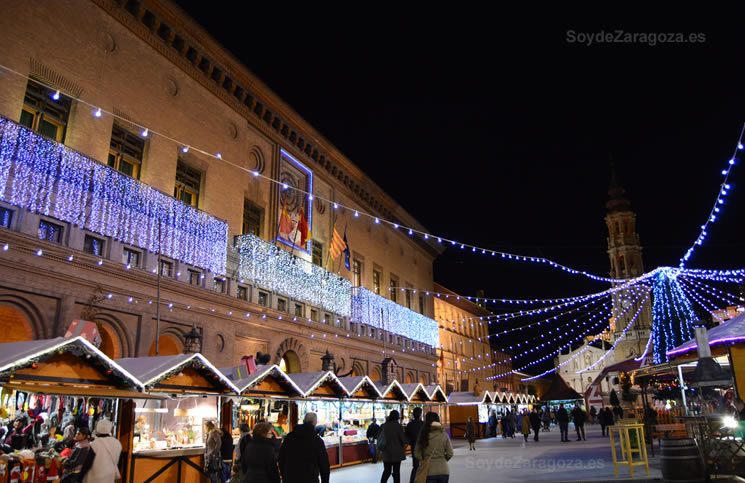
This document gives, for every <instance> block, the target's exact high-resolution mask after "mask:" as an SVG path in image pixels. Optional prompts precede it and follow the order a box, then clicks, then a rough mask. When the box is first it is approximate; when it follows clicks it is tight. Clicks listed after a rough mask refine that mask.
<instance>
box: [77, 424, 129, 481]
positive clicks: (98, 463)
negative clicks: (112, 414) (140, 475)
mask: <svg viewBox="0 0 745 483" xmlns="http://www.w3.org/2000/svg"><path fill="white" fill-rule="evenodd" d="M113 428H114V425H113V424H112V423H111V421H109V420H108V419H102V420H100V421H99V422H98V424H97V425H96V439H94V440H93V441H91V449H92V450H93V452H94V453H95V454H96V457H95V458H94V459H93V465H92V466H91V469H90V471H88V474H86V475H85V478H84V479H83V483H94V482H95V483H114V481H116V480H118V479H120V478H121V475H120V473H119V455H120V454H121V452H122V444H121V443H120V442H119V440H117V439H116V438H115V437H113V436H112V435H111V430H112V429H113Z"/></svg>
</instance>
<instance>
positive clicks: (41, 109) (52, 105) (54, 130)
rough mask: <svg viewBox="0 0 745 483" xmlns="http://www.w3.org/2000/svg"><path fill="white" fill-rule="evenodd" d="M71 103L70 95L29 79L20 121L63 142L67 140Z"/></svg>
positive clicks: (42, 133)
mask: <svg viewBox="0 0 745 483" xmlns="http://www.w3.org/2000/svg"><path fill="white" fill-rule="evenodd" d="M55 97H57V99H56V100H55V99H54V98H55ZM71 103H72V102H71V101H70V98H69V97H67V96H63V95H61V94H60V95H57V91H55V90H52V89H49V88H48V87H44V86H42V85H41V84H39V83H37V82H34V81H33V80H29V81H28V84H27V85H26V95H25V96H24V98H23V109H22V110H21V119H20V123H21V124H22V125H24V126H26V127H27V128H29V129H33V130H34V131H36V132H38V133H39V134H41V135H44V136H46V137H48V138H51V139H54V140H55V141H57V142H60V143H62V142H64V141H65V130H66V129H67V121H68V119H69V118H70V105H71Z"/></svg>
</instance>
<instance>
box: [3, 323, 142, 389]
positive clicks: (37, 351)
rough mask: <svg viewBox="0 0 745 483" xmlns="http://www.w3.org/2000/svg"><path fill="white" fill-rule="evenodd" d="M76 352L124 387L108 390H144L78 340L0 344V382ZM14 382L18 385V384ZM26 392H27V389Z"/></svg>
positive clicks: (81, 339)
mask: <svg viewBox="0 0 745 483" xmlns="http://www.w3.org/2000/svg"><path fill="white" fill-rule="evenodd" d="M78 352H79V353H80V354H81V355H85V356H86V359H88V358H95V359H96V360H97V361H99V362H100V363H101V364H102V365H103V366H104V367H105V368H106V370H107V371H111V376H112V377H115V378H119V379H121V380H122V381H124V384H119V385H116V384H112V386H119V387H120V388H121V387H122V386H124V387H127V386H131V387H133V388H135V389H136V390H137V391H143V390H144V389H145V388H144V384H143V383H142V382H141V381H140V380H139V379H138V378H137V377H135V376H134V375H133V374H132V373H131V372H130V371H128V370H127V369H126V368H124V367H123V366H121V365H120V364H119V363H118V362H117V361H114V360H112V359H109V357H108V356H107V355H106V354H104V353H103V352H101V351H100V350H99V349H98V348H97V347H96V346H94V345H93V344H91V343H90V342H88V341H87V340H85V339H84V338H83V337H80V336H78V337H73V338H65V337H57V338H55V339H42V340H31V341H23V342H8V343H5V344H0V379H8V378H10V375H12V374H13V373H15V372H17V371H20V370H23V369H27V368H29V367H32V365H33V364H35V363H39V362H41V361H44V360H47V359H48V358H50V357H52V356H54V355H55V354H64V353H73V354H74V353H78ZM16 379H18V378H16ZM15 382H18V380H16V381H15ZM52 387H53V386H51V384H50V385H49V386H47V387H46V388H44V389H48V390H52ZM26 390H30V388H27V389H26ZM122 397H123V396H122ZM130 397H131V396H130Z"/></svg>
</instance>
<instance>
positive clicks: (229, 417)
mask: <svg viewBox="0 0 745 483" xmlns="http://www.w3.org/2000/svg"><path fill="white" fill-rule="evenodd" d="M218 400H219V401H220V403H221V405H220V429H222V430H223V431H227V433H228V434H230V433H231V432H232V431H233V401H232V400H231V399H230V398H227V397H222V396H220V397H219V399H218Z"/></svg>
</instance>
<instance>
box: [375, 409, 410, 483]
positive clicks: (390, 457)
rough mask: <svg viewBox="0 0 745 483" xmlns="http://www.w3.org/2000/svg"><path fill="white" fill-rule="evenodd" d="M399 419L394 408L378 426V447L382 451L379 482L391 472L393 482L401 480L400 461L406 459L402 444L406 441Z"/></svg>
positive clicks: (396, 482)
mask: <svg viewBox="0 0 745 483" xmlns="http://www.w3.org/2000/svg"><path fill="white" fill-rule="evenodd" d="M399 419H400V416H399V413H398V411H396V410H395V409H394V410H393V411H391V412H390V413H389V414H388V419H387V420H386V422H385V423H384V424H383V426H381V427H380V435H378V449H380V451H382V452H383V475H382V476H381V477H380V483H386V482H387V481H388V477H389V476H391V474H393V483H400V482H401V462H402V461H403V460H405V459H406V453H405V452H404V446H406V444H407V443H408V441H406V435H405V434H404V430H403V428H402V427H401V424H399V422H398V421H399ZM381 439H382V441H381Z"/></svg>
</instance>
